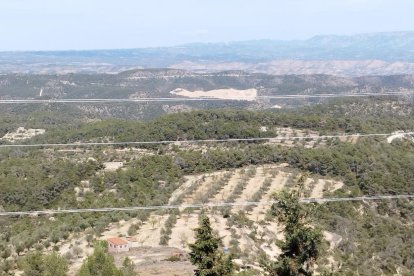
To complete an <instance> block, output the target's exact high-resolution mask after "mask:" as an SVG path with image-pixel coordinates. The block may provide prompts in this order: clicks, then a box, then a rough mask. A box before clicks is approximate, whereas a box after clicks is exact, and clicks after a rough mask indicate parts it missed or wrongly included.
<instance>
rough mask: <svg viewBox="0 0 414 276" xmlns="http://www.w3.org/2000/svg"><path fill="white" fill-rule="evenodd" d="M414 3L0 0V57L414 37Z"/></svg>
mask: <svg viewBox="0 0 414 276" xmlns="http://www.w3.org/2000/svg"><path fill="white" fill-rule="evenodd" d="M413 11H414V1H413V0H204V1H202V0H146V1H142V0H0V38H1V39H0V51H21V50H83V49H114V48H116V49H120V48H121V49H122V48H140V47H158V46H173V45H180V44H185V43H192V42H228V41H242V40H256V39H275V40H295V39H307V38H310V37H312V36H314V35H324V34H336V35H350V34H357V33H369V32H389V31H414V17H413V16H412V13H413Z"/></svg>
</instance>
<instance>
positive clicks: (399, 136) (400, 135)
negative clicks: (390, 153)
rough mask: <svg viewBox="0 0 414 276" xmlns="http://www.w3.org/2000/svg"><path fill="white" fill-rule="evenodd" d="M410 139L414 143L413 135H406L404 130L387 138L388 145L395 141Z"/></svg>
mask: <svg viewBox="0 0 414 276" xmlns="http://www.w3.org/2000/svg"><path fill="white" fill-rule="evenodd" d="M402 139H409V140H411V141H413V142H414V136H413V133H412V132H411V133H406V132H404V131H402V130H400V131H396V132H393V133H392V135H391V136H388V137H387V142H388V144H391V143H392V142H393V141H394V140H402Z"/></svg>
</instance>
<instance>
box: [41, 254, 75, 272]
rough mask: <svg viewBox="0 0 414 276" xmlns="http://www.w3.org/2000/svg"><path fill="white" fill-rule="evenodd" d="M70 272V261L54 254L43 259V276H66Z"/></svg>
mask: <svg viewBox="0 0 414 276" xmlns="http://www.w3.org/2000/svg"><path fill="white" fill-rule="evenodd" d="M68 270H69V265H68V261H67V260H66V259H65V258H63V257H62V256H60V255H59V254H58V253H56V252H53V253H52V254H50V255H46V256H44V257H43V275H45V276H64V275H66V273H67V272H68Z"/></svg>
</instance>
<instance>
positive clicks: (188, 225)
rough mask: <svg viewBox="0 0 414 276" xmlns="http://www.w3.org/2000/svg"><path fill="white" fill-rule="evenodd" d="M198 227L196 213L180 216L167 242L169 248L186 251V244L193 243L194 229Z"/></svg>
mask: <svg viewBox="0 0 414 276" xmlns="http://www.w3.org/2000/svg"><path fill="white" fill-rule="evenodd" d="M197 226H198V213H192V214H182V215H181V216H180V218H178V219H177V223H176V224H175V226H174V228H173V230H172V233H171V239H170V241H169V242H168V245H169V246H172V247H175V248H180V249H183V250H188V244H189V243H193V242H194V241H195V238H194V230H193V229H194V228H196V227H197Z"/></svg>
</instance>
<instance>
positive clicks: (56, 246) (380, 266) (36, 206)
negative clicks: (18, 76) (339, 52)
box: [0, 99, 414, 275]
mask: <svg viewBox="0 0 414 276" xmlns="http://www.w3.org/2000/svg"><path fill="white" fill-rule="evenodd" d="M25 108H26V107H25ZM43 108H45V107H43ZM47 108H51V107H47ZM58 111H60V112H58ZM54 112H55V113H50V114H48V113H46V112H44V113H42V112H40V111H39V110H38V109H37V108H34V109H33V110H32V111H30V110H28V109H26V110H25V113H24V115H25V116H28V117H29V118H30V119H29V120H24V119H23V117H20V116H19V115H17V116H16V118H14V117H13V116H12V115H9V114H4V113H2V115H1V121H2V122H4V124H2V127H3V129H2V131H3V132H7V131H9V130H11V129H13V128H14V127H17V126H18V124H20V123H24V126H26V127H36V128H44V129H46V133H45V134H42V135H38V136H36V137H33V138H31V139H29V140H25V141H22V142H21V143H58V142H59V143H67V142H91V141H99V142H104V141H117V142H123V141H161V140H171V141H185V140H192V139H226V138H249V137H275V136H278V135H280V131H281V129H286V128H289V129H291V130H292V131H303V132H304V133H306V132H308V133H310V132H311V131H314V132H317V133H319V135H324V134H335V133H336V134H338V133H343V134H354V133H391V132H394V131H397V130H406V131H413V130H414V113H413V106H412V104H409V103H406V102H405V101H399V100H396V99H383V100H380V99H376V100H362V99H359V100H349V99H348V100H338V101H332V102H330V103H327V104H321V105H315V106H310V107H303V108H298V109H292V110H287V111H284V110H273V111H245V110H231V109H226V110H204V111H192V112H183V113H178V114H170V115H165V116H162V117H159V118H155V119H152V120H149V121H135V120H125V119H112V120H106V119H104V120H101V119H97V118H96V117H91V118H89V120H90V122H87V118H88V117H87V116H86V115H85V114H82V113H79V114H78V113H76V112H74V113H70V112H72V109H68V113H66V111H65V110H64V109H60V110H55V111H54ZM54 114H58V116H57V117H54ZM72 115H73V116H72ZM13 119H16V120H13ZM263 127H264V128H263ZM263 129H265V131H264V130H263ZM386 138H387V137H383V136H379V137H359V138H358V139H357V140H352V141H348V140H346V141H341V140H339V139H336V138H329V139H322V138H321V139H319V140H322V141H319V142H318V143H317V142H315V143H314V144H313V146H312V147H308V146H305V142H306V141H305V139H302V140H299V139H290V138H289V137H288V136H287V137H286V138H285V140H286V141H289V139H290V140H292V143H291V144H288V143H287V142H286V141H285V142H284V143H272V142H252V141H251V142H231V143H226V142H222V143H206V144H203V143H200V144H176V145H171V144H161V145H142V146H139V147H138V146H136V147H131V146H127V145H120V146H106V147H103V146H87V147H80V146H78V147H77V146H73V147H68V148H48V147H39V148H18V147H16V148H7V147H6V148H1V149H0V190H1V191H2V192H1V193H0V206H1V207H0V208H1V209H2V210H6V211H22V210H27V211H30V210H44V209H58V208H61V209H69V208H93V207H109V206H111V207H125V206H146V205H164V204H167V203H168V202H169V199H170V198H171V195H172V194H173V192H174V191H176V190H177V189H178V188H180V187H181V185H182V184H183V183H184V179H185V178H184V176H189V175H190V176H195V175H197V174H203V173H214V172H218V171H226V170H234V169H247V168H250V167H251V166H258V165H269V164H275V165H277V164H282V163H283V164H287V166H288V168H289V169H291V170H297V171H299V172H307V173H310V174H311V175H312V176H313V177H314V178H315V179H318V178H322V177H329V178H332V179H336V180H338V181H342V182H343V183H344V186H343V187H342V188H340V189H339V190H336V191H335V192H333V193H330V192H328V191H325V195H329V196H335V197H350V196H351V197H354V196H361V195H378V194H381V195H393V194H414V187H413V185H412V180H413V179H414V171H413V170H412V168H414V143H413V141H412V140H410V139H395V140H394V141H392V142H391V143H388V142H387V139H386ZM309 139H311V140H312V139H313V140H318V138H317V137H316V138H309ZM309 139H308V140H309ZM2 143H3V144H7V143H9V142H5V141H2ZM114 161H116V162H122V168H120V169H117V170H108V169H107V167H106V166H107V163H108V162H114ZM246 175H247V176H248V175H249V173H248V172H247V174H246ZM291 181H293V180H291ZM218 183H219V181H218ZM217 185H219V184H217ZM240 185H245V184H240ZM217 187H218V188H220V187H221V186H217ZM241 188H242V186H241ZM242 189H243V188H242ZM211 192H212V193H213V191H211ZM213 194H214V193H213ZM258 195H259V194H258ZM235 196H236V195H235ZM246 214H248V212H247V213H246ZM152 215H153V214H152V213H151V212H149V211H136V212H112V213H107V214H104V213H100V214H99V213H81V214H59V215H53V216H51V215H47V216H45V215H41V216H32V217H29V216H9V217H1V218H0V228H1V231H0V251H1V252H2V255H1V258H2V259H1V262H0V263H1V268H2V271H4V273H6V271H9V272H10V273H14V272H16V271H17V270H21V269H22V266H21V264H19V262H20V261H18V260H23V259H24V257H23V256H24V255H27V253H28V252H29V251H31V250H37V251H39V252H42V253H47V252H50V251H58V252H63V251H60V250H64V248H66V247H65V246H66V245H65V244H66V243H70V242H71V241H72V240H73V239H75V238H76V237H79V236H80V237H82V236H85V237H86V236H87V237H88V240H90V242H91V241H92V240H94V239H99V237H100V235H101V234H102V233H103V232H104V231H106V230H105V229H106V228H107V227H109V225H110V224H111V223H116V222H118V221H121V220H124V221H129V220H131V219H139V220H140V221H141V222H143V223H146V222H147V221H148V219H149V218H151V216H152ZM413 215H414V205H413V202H412V201H409V200H405V199H400V200H392V201H378V202H335V203H326V204H321V205H320V210H319V211H318V212H316V213H315V214H314V218H313V219H314V220H315V223H316V224H318V225H320V227H322V229H323V230H325V231H329V232H331V233H335V234H336V235H339V236H340V237H341V238H340V241H339V242H338V244H337V245H336V246H335V247H334V248H333V249H332V250H331V251H329V253H328V251H326V252H325V253H326V256H325V257H326V258H328V257H329V256H330V258H333V260H334V261H333V262H332V261H329V262H330V264H328V263H329V262H328V261H327V259H326V258H322V259H321V262H320V263H318V267H319V270H320V271H330V272H334V273H339V274H343V275H350V274H352V273H353V272H355V270H356V269H357V270H358V271H359V273H360V274H361V275H370V274H371V273H372V272H373V271H375V273H374V274H385V275H392V274H395V273H397V272H400V273H401V274H404V275H410V271H413V270H414V263H413V262H412V260H413V259H414V255H413V251H412V250H411V249H412V248H413V247H414V244H413V242H414V237H413V231H412V229H411V228H412V223H413V221H412V219H413ZM223 216H230V218H232V219H233V218H234V219H233V221H234V223H236V224H237V223H242V222H240V221H241V220H242V219H243V216H242V217H239V216H236V215H235V214H230V215H229V214H226V213H223ZM174 217H175V215H174ZM149 221H151V220H149ZM244 221H245V222H244V223H249V220H244ZM170 223H172V224H174V223H173V222H172V221H170ZM234 223H233V224H234ZM136 227H137V228H138V231H139V228H140V226H136ZM142 227H143V226H142ZM131 233H133V232H132V230H131ZM90 242H88V244H89V243H90ZM88 250H89V249H88ZM70 252H72V251H70ZM234 252H239V251H237V250H236V251H234ZM84 253H86V251H85V252H84ZM84 253H79V252H78V254H80V255H82V254H84ZM238 254H239V253H238ZM82 256H83V255H82ZM236 257H240V258H244V257H243V254H241V255H240V256H236ZM65 258H67V259H68V260H69V262H70V263H76V259H74V257H73V253H70V254H69V253H68V254H66V255H65ZM328 259H329V258H328ZM327 262H328V263H327ZM373 269H374V270H373ZM2 273H3V272H2Z"/></svg>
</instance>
